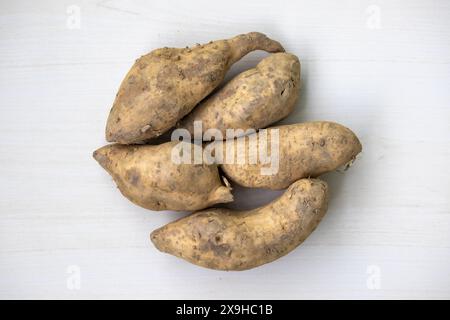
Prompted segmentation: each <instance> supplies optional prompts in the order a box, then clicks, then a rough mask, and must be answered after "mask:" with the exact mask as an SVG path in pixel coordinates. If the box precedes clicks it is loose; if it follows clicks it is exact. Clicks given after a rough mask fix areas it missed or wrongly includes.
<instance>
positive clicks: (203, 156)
mask: <svg viewBox="0 0 450 320" xmlns="http://www.w3.org/2000/svg"><path fill="white" fill-rule="evenodd" d="M254 50H264V51H267V52H270V53H271V54H270V55H269V56H268V57H266V58H265V59H262V60H261V61H260V62H259V64H258V65H257V66H256V67H255V68H253V69H249V70H247V71H245V72H242V73H241V74H239V75H237V76H236V77H235V78H234V79H232V80H230V81H229V82H228V83H226V84H225V85H223V86H222V87H221V88H219V89H217V88H218V86H219V85H220V84H221V83H222V81H223V79H224V77H225V74H226V72H227V71H228V70H229V69H230V67H231V66H232V64H233V63H235V62H236V61H238V60H239V59H241V58H242V57H243V56H245V55H246V54H247V53H249V52H251V51H254ZM300 88H301V79H300V61H299V59H298V58H297V57H296V56H295V55H293V54H290V53H285V52H284V49H283V47H282V46H281V44H280V43H278V42H277V41H274V40H272V39H270V38H268V37H267V36H265V35H264V34H261V33H257V32H251V33H248V34H243V35H238V36H236V37H234V38H231V39H227V40H219V41H211V42H210V43H208V44H204V45H196V46H195V47H193V48H189V47H186V48H183V49H177V48H162V49H156V50H154V51H152V52H150V53H149V54H146V55H144V56H142V57H141V58H139V59H138V60H136V62H135V64H134V65H133V66H132V68H131V70H130V71H129V72H128V74H127V75H126V76H125V79H124V80H123V82H122V84H121V86H120V88H119V91H118V93H117V95H116V99H115V101H114V104H113V107H112V109H111V112H110V114H109V117H108V121H107V125H106V140H107V141H108V142H115V143H114V144H110V145H107V146H104V147H102V148H100V149H98V150H96V151H95V152H94V158H95V159H96V160H97V161H98V162H99V164H100V165H101V166H102V167H103V168H104V169H105V170H106V171H108V173H109V174H110V175H111V176H112V177H113V179H114V181H115V182H116V184H117V186H118V188H119V190H120V192H121V193H122V194H123V195H124V196H125V197H127V198H128V199H129V200H130V201H132V202H134V203H135V204H137V205H139V206H141V207H144V208H147V209H150V210H175V211H196V212H194V213H192V214H191V215H189V216H187V217H185V218H182V219H179V220H177V221H174V222H172V223H169V224H167V225H165V226H163V227H161V228H159V229H157V230H155V231H153V232H152V233H151V235H150V238H151V241H152V242H153V244H154V245H155V246H156V247H157V248H158V249H159V250H160V251H163V252H167V253H170V254H173V255H175V256H177V257H180V258H183V259H185V260H187V261H189V262H192V263H194V264H197V265H200V266H204V267H207V268H212V269H219V270H245V269H250V268H254V267H257V266H260V265H262V264H265V263H268V262H271V261H273V260H275V259H278V258H280V257H281V256H283V255H285V254H287V253H288V252H290V251H291V250H293V249H294V248H295V247H297V246H298V245H299V244H300V243H302V242H303V241H304V240H305V239H306V238H307V237H308V236H309V234H311V232H312V231H313V230H314V229H315V228H316V227H317V225H318V224H319V222H320V220H321V219H322V217H323V216H324V215H325V213H326V211H327V204H328V202H327V201H328V187H327V184H326V183H325V182H324V181H321V180H318V179H316V177H318V176H319V175H321V174H323V173H326V172H329V171H332V170H336V169H337V168H339V167H341V166H346V165H348V164H350V163H351V162H352V161H353V160H354V159H355V157H356V155H357V154H358V153H360V152H361V148H362V147H361V143H360V142H359V140H358V138H357V137H356V135H355V134H354V133H353V132H352V131H351V130H350V129H348V128H346V127H344V126H342V125H340V124H337V123H333V122H326V121H317V122H306V123H300V124H293V125H284V126H277V127H268V126H270V125H271V124H273V123H275V122H277V121H279V120H281V119H283V118H285V117H286V116H288V115H289V114H290V113H291V112H292V111H293V109H294V107H295V105H296V102H297V100H298V96H299V92H300ZM170 130H172V139H171V140H172V141H169V142H165V143H159V144H158V143H156V142H155V141H156V139H155V138H156V137H159V136H161V135H163V134H164V133H166V132H169V133H170ZM180 139H181V140H183V141H180ZM227 179H229V180H231V181H232V182H233V183H236V184H239V185H242V186H245V187H249V188H268V189H286V191H285V192H284V194H283V195H282V196H280V197H279V198H278V199H276V200H274V201H272V202H270V203H268V204H266V205H265V206H263V207H259V208H254V209H252V210H248V211H236V210H230V209H226V208H224V207H221V208H214V207H212V206H214V205H216V204H219V203H227V202H231V201H233V195H232V193H231V184H230V183H229V182H228V180H227ZM205 208H207V209H205ZM198 210H200V211H198Z"/></svg>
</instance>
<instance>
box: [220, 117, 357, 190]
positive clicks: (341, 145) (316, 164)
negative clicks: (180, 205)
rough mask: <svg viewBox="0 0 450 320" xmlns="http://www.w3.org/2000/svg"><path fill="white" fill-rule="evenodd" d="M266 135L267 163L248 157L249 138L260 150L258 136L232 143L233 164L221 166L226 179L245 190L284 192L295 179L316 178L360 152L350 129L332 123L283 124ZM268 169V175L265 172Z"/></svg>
mask: <svg viewBox="0 0 450 320" xmlns="http://www.w3.org/2000/svg"><path fill="white" fill-rule="evenodd" d="M273 130H277V131H273ZM266 133H267V150H268V151H269V152H268V153H269V154H270V156H269V157H268V158H269V159H268V160H267V162H268V163H264V161H266V160H264V161H262V160H261V158H260V157H258V159H256V161H254V162H253V163H252V162H251V161H250V158H249V154H250V152H251V151H254V150H252V149H250V146H251V143H249V141H250V139H256V143H257V144H258V149H259V148H260V145H261V136H259V135H257V134H253V135H249V136H246V137H240V138H238V139H235V140H234V141H233V142H234V145H233V146H232V147H233V148H234V150H235V151H234V153H235V155H237V158H236V159H235V160H234V161H226V159H224V160H225V161H224V162H225V163H224V164H222V169H223V171H224V173H225V175H226V176H227V177H228V178H230V179H231V180H233V181H235V182H236V183H238V184H240V185H242V186H245V187H252V188H268V189H284V188H286V187H287V186H289V185H290V184H291V183H292V182H294V181H296V180H298V179H301V178H307V177H318V176H319V175H321V174H323V173H326V172H329V171H333V170H335V169H337V168H339V167H341V166H343V165H345V164H347V163H349V162H351V161H352V160H353V159H354V158H355V157H356V155H357V154H358V153H359V152H361V149H362V147H361V143H360V142H359V140H358V138H357V137H356V135H355V134H354V133H353V132H352V131H351V130H350V129H348V128H346V127H344V126H342V125H340V124H337V123H333V122H325V121H317V122H306V123H300V124H292V125H284V126H278V127H272V128H268V129H267V131H266ZM276 133H278V139H274V140H273V141H275V142H278V148H277V147H276V146H274V148H273V150H271V149H272V147H271V145H272V143H273V141H272V136H273V135H274V134H276ZM263 141H266V140H265V139H264V140H263ZM227 142H228V141H227ZM219 143H221V142H219ZM239 145H241V146H243V149H244V150H243V152H240V151H239V149H238V146H239ZM263 149H264V148H263ZM275 151H278V158H276V157H274V158H273V159H270V158H271V157H272V156H273V155H275V154H274V153H273V152H275ZM224 154H226V150H225V151H224ZM258 155H259V154H258ZM226 157H227V156H226V155H225V156H224V158H226ZM269 160H270V161H269ZM275 161H276V163H275V165H274V162H275ZM269 166H271V170H269V171H271V172H265V171H264V170H265V168H268V167H269Z"/></svg>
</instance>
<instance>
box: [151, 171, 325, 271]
mask: <svg viewBox="0 0 450 320" xmlns="http://www.w3.org/2000/svg"><path fill="white" fill-rule="evenodd" d="M327 206H328V187H327V184H326V183H325V182H323V181H321V180H317V179H302V180H299V181H296V182H295V183H293V184H292V185H291V186H290V187H289V188H288V189H287V190H286V191H285V193H284V194H283V195H282V196H281V197H279V198H278V199H276V200H274V201H273V202H271V203H269V204H267V205H266V206H263V207H260V208H256V209H253V210H249V211H234V210H229V209H219V208H212V209H206V210H203V211H199V212H196V213H193V214H192V215H190V216H187V217H185V218H182V219H179V220H177V221H175V222H172V223H169V224H167V225H165V226H163V227H162V228H159V229H157V230H155V231H153V232H152V233H151V235H150V239H151V241H152V242H153V244H154V245H155V246H156V248H158V249H159V250H160V251H162V252H165V253H169V254H172V255H175V256H177V257H179V258H182V259H185V260H187V261H189V262H191V263H193V264H196V265H199V266H202V267H206V268H210V269H216V270H237V271H239V270H247V269H251V268H255V267H257V266H260V265H263V264H265V263H269V262H271V261H274V260H276V259H278V258H280V257H282V256H284V255H286V254H287V253H289V252H290V251H292V250H293V249H295V248H296V247H297V246H298V245H300V244H301V243H302V242H303V241H304V240H305V239H306V238H307V237H308V236H309V235H310V234H311V232H313V231H314V230H315V228H316V227H317V225H318V224H319V222H320V221H321V219H322V218H323V216H324V215H325V213H326V211H327Z"/></svg>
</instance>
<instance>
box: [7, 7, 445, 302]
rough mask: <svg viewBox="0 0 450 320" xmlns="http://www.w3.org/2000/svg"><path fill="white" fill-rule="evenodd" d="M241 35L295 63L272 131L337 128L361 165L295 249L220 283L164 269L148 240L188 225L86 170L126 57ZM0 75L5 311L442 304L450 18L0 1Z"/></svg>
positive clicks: (250, 200)
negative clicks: (294, 84)
mask: <svg viewBox="0 0 450 320" xmlns="http://www.w3.org/2000/svg"><path fill="white" fill-rule="evenodd" d="M78 9H79V10H80V15H79V18H80V20H79V25H78V24H77V21H78V20H77V10H78ZM78 27H79V28H78ZM248 31H261V32H265V33H267V34H268V35H270V36H271V37H273V38H275V39H278V40H279V41H281V42H282V43H283V44H284V45H285V47H286V48H287V50H288V51H290V52H293V53H295V54H296V55H298V56H299V57H300V59H301V63H302V79H303V82H304V87H303V92H302V96H301V99H300V101H299V102H298V104H297V109H296V111H295V112H294V114H292V115H291V116H290V117H289V118H288V119H286V120H285V121H284V122H285V123H295V122H301V121H308V120H333V121H337V122H340V123H342V124H344V125H346V126H349V127H350V128H352V129H353V130H354V131H355V132H356V133H357V134H358V135H359V137H360V138H361V140H362V143H363V146H364V152H363V154H362V156H361V157H360V159H359V161H357V163H356V164H355V165H354V166H353V167H352V168H351V169H350V170H349V171H348V172H346V173H345V174H341V173H331V174H328V175H326V176H324V179H325V180H326V181H327V182H328V183H329V184H330V187H331V193H332V196H331V202H330V207H329V211H328V214H327V216H326V217H325V219H324V220H323V222H322V223H321V224H320V226H319V227H318V229H317V230H316V231H315V232H314V233H313V234H312V236H311V237H310V238H308V239H307V241H306V242H305V243H304V244H303V245H301V246H300V247H299V248H297V250H295V251H294V252H292V253H291V254H289V255H288V256H286V257H284V258H282V259H280V260H278V261H276V262H274V263H271V264H268V265H265V266H263V267H260V268H257V269H253V270H250V271H245V272H218V271H212V270H207V269H203V268H199V267H196V266H194V265H191V264H188V263H186V262H184V261H182V260H178V259H176V258H174V257H172V256H169V255H165V254H162V253H159V252H158V251H157V250H156V249H155V248H154V247H153V246H152V245H151V243H150V241H149V233H150V231H152V230H153V229H155V228H157V227H159V226H161V225H163V224H165V223H167V222H169V221H171V220H173V219H175V218H177V217H180V216H182V214H175V213H170V212H159V213H156V212H150V211H147V210H145V209H142V208H139V207H137V206H134V205H133V204H131V203H130V202H129V201H127V200H126V199H125V198H123V197H122V196H121V195H120V194H119V192H118V190H117V189H116V188H115V186H114V184H113V182H112V180H111V178H110V177H109V176H108V175H107V174H106V172H105V171H103V169H101V168H100V166H99V165H98V164H97V163H96V162H95V161H94V160H93V159H92V157H91V154H92V151H93V150H95V149H96V148H98V147H100V146H102V145H103V144H105V141H104V136H103V132H104V126H105V121H106V117H107V114H108V112H109V109H110V107H111V104H112V101H113V98H114V96H115V93H116V90H117V88H118V86H119V83H120V81H121V80H122V78H123V76H124V75H125V73H126V72H127V70H128V69H129V67H130V66H131V64H132V63H133V61H134V59H136V58H137V57H139V56H140V55H142V54H144V53H146V52H148V51H150V50H151V49H154V48H157V47H162V46H186V45H192V44H195V43H196V42H207V41H209V40H213V39H220V38H227V37H230V36H233V35H236V34H239V33H244V32H248ZM264 55H265V54H263V53H261V52H258V53H253V54H250V55H249V56H247V57H246V58H245V59H243V60H242V61H241V62H240V63H238V64H237V65H236V66H235V67H233V69H232V71H231V72H230V74H231V75H235V74H237V73H238V72H239V71H242V70H244V69H246V68H248V67H250V66H253V65H255V64H256V63H257V62H258V60H259V59H260V58H261V57H263V56H264ZM0 68H1V74H0V95H1V102H0V181H1V183H0V215H1V216H0V297H1V298H57V299H59V298H74V299H79V298H153V299H155V298H159V299H164V298H179V299H187V298H191V299H192V298H193V299H196V298H216V299H222V298H224V299H228V298H237V299H238V298H266V299H272V298H273V299H280V298H287V299H290V298H325V299H330V298H357V299H366V298H394V299H397V298H427V299H428V298H450V201H449V197H450V192H449V190H450V182H449V181H450V172H449V165H450V125H449V123H450V2H448V1H445V0H442V1H417V0H414V1H411V0H409V1H407V0H404V1H381V0H370V1H368V0H363V1H356V0H355V1H332V0H330V1H325V0H319V1H317V0H314V1H283V0H278V1H263V0H258V1H255V2H253V3H251V2H247V1H234V0H227V1H221V2H214V1H210V0H205V1H195V2H194V1H181V0H180V1H154V2H150V1H144V0H139V1H116V0H112V1H78V0H70V1H56V0H55V1H23V0H17V1H2V2H1V3H0ZM228 78H229V77H228ZM234 193H235V196H236V198H237V203H236V204H234V205H233V206H234V207H245V208H251V207H254V206H256V205H260V204H263V203H265V202H267V201H269V200H270V199H272V198H274V197H275V196H276V195H277V194H278V193H274V192H267V191H266V192H264V191H256V190H243V189H240V188H236V190H235V192H234ZM78 276H79V277H78ZM78 278H79V280H80V282H79V283H80V286H79V287H78V286H77V285H76V284H77V281H76V280H77V279H78Z"/></svg>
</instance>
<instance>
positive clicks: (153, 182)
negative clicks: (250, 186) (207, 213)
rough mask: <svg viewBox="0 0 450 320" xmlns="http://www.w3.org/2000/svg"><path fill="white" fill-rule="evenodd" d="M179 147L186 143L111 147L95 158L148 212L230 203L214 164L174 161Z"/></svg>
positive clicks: (101, 151)
mask: <svg viewBox="0 0 450 320" xmlns="http://www.w3.org/2000/svg"><path fill="white" fill-rule="evenodd" d="M182 144H186V143H185V142H182V143H180V142H178V141H174V142H167V143H164V144H161V145H119V144H112V145H107V146H105V147H102V148H100V149H98V150H96V151H95V152H94V158H95V159H96V160H97V161H98V162H99V163H100V165H101V166H102V167H103V168H104V169H105V170H106V171H108V173H109V174H111V176H112V177H113V179H114V181H115V182H116V183H117V186H118V188H119V190H120V192H121V193H122V194H123V195H124V196H125V197H127V198H128V199H129V200H131V201H132V202H134V203H135V204H137V205H139V206H141V207H144V208H147V209H151V210H176V211H185V210H186V211H191V210H199V209H203V208H206V207H209V206H211V205H213V204H216V203H221V202H230V201H232V200H233V196H232V194H231V192H230V188H229V187H228V186H224V185H223V184H222V182H221V179H220V176H219V172H218V169H217V166H216V165H206V164H195V163H179V164H178V163H177V162H174V161H173V160H174V159H173V152H174V151H176V152H178V149H176V146H180V145H182ZM188 145H189V146H188V147H187V148H186V149H188V150H189V151H191V150H192V149H193V148H192V146H193V145H191V144H188ZM186 146H187V145H186ZM186 149H185V150H186ZM180 150H181V149H180Z"/></svg>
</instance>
